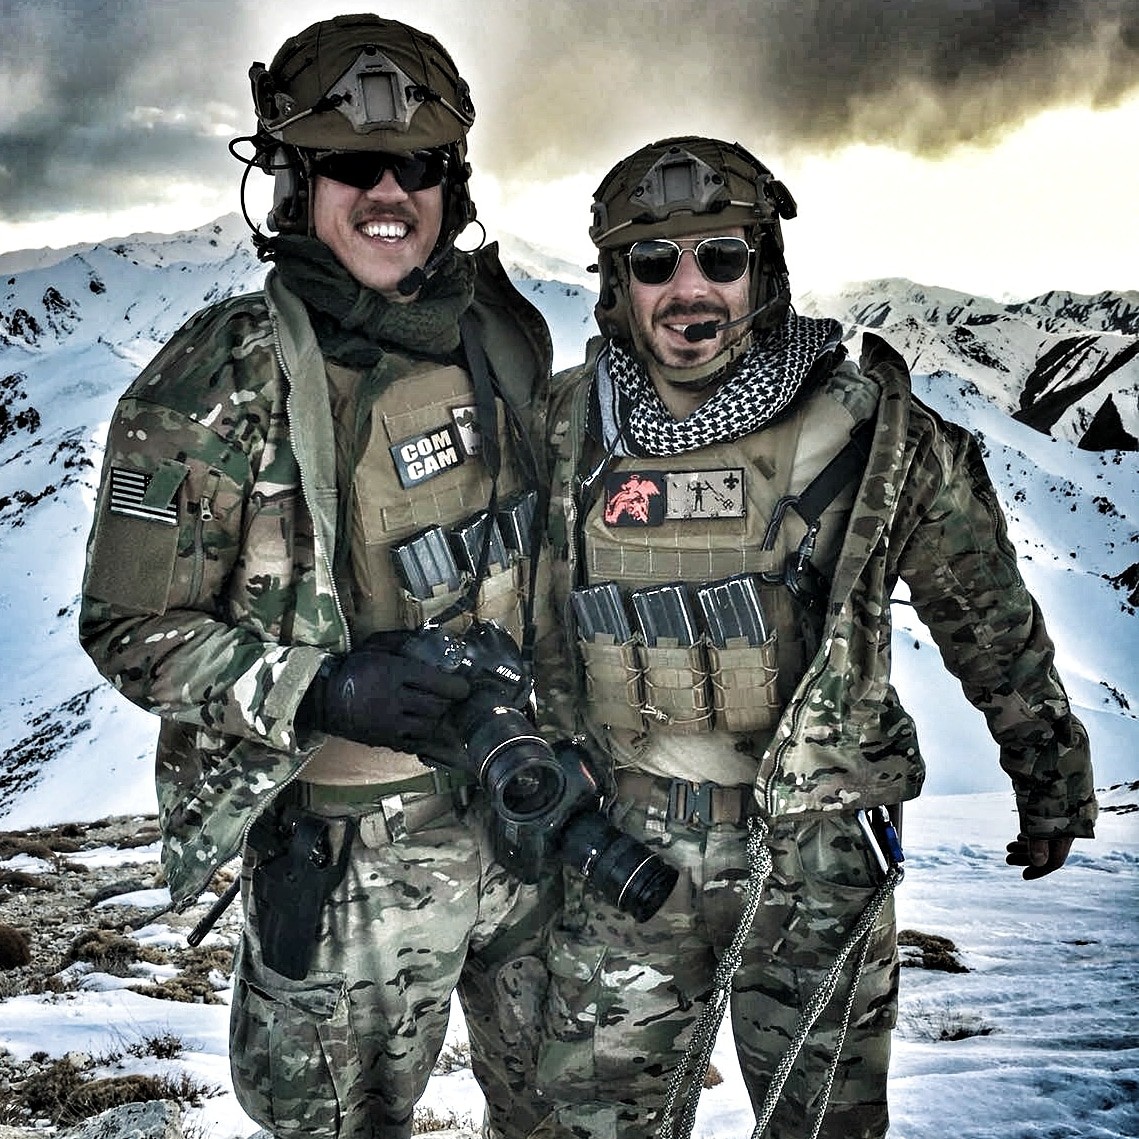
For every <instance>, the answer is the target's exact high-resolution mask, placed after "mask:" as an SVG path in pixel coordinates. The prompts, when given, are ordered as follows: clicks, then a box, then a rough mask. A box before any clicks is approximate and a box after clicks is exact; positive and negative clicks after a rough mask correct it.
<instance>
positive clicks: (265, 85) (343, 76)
mask: <svg viewBox="0 0 1139 1139" xmlns="http://www.w3.org/2000/svg"><path fill="white" fill-rule="evenodd" d="M249 78H250V82H251V84H252V87H253V105H254V109H255V111H256V114H257V133H256V135H254V136H253V144H254V148H255V151H256V157H255V158H254V164H255V165H258V166H260V167H261V168H262V169H263V170H266V171H268V172H270V173H272V174H274V175H275V178H276V182H275V187H274V195H273V208H272V211H271V213H270V214H269V219H268V225H269V228H270V229H274V230H277V231H278V232H283V233H307V232H309V231H310V229H311V224H312V217H311V195H310V182H311V164H312V160H313V158H314V156H315V155H317V154H318V153H319V152H321V151H329V150H381V151H386V152H389V153H395V154H409V153H411V152H413V151H417V150H424V149H443V150H445V152H446V154H447V157H448V166H447V174H446V177H445V180H444V183H443V196H444V211H443V228H442V233H441V235H440V238H439V245H438V246H437V247H436V248H437V249H439V248H442V247H446V246H449V245H450V244H451V243H452V242H453V241H454V239H455V237H456V236H457V235H458V233H459V232H460V231H461V230H462V229H463V227H464V226H465V225H467V223H468V222H471V221H473V220H474V218H475V207H474V203H473V202H472V201H471V197H470V193H469V190H468V186H467V183H468V180H469V178H470V173H471V169H470V166H469V165H468V164H467V161H466V156H467V142H466V139H467V131H468V130H469V129H470V127H471V125H472V124H473V123H474V119H475V108H474V104H473V103H472V102H471V95H470V88H469V87H468V85H467V83H466V81H465V80H464V79H463V78H462V77H461V76H460V75H459V72H458V69H457V68H456V66H455V63H454V61H453V60H452V59H451V56H450V55H449V54H448V53H447V51H446V49H445V48H444V47H443V46H442V44H440V43H439V42H438V40H436V39H435V38H434V37H433V36H430V35H428V34H427V33H426V32H421V31H419V30H418V29H416V28H413V27H410V26H409V25H407V24H403V23H400V22H399V21H397V20H388V19H384V18H382V17H380V16H374V15H370V14H361V15H347V16H336V17H334V18H332V19H329V20H321V21H319V22H318V23H315V24H312V25H310V26H309V27H307V28H305V30H304V31H302V32H300V33H299V34H298V35H296V36H293V37H292V38H291V39H288V40H286V41H285V43H284V44H282V46H281V48H280V50H279V51H278V52H277V54H276V55H275V56H274V57H273V62H272V63H270V64H269V66H268V67H266V66H265V65H264V64H263V63H254V64H253V66H252V67H251V68H250V69H249Z"/></svg>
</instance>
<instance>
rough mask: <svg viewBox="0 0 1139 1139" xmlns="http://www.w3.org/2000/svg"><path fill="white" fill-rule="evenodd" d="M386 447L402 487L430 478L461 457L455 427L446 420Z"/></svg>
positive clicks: (461, 452) (448, 467) (454, 465)
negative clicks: (421, 432) (393, 461)
mask: <svg viewBox="0 0 1139 1139" xmlns="http://www.w3.org/2000/svg"><path fill="white" fill-rule="evenodd" d="M389 450H390V451H391V455H392V458H393V459H394V460H395V469H396V472H397V473H398V474H399V481H400V485H401V486H403V487H404V488H406V487H410V486H418V485H419V483H421V482H426V481H427V480H428V479H433V478H435V477H436V476H437V475H441V474H443V473H444V472H445V471H449V470H450V469H451V468H452V467H457V466H458V465H459V464H460V463H462V462H463V461H464V459H465V456H464V454H463V451H462V448H461V447H460V446H459V444H458V442H457V441H456V439H455V429H454V428H453V427H452V426H451V425H450V424H449V423H443V424H440V425H439V426H438V427H432V428H431V430H430V431H424V432H423V434H422V435H409V436H408V437H407V438H406V439H401V440H400V441H399V442H398V443H393V444H392V446H391V447H390V448H389Z"/></svg>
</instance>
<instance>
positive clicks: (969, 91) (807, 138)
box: [0, 0, 1139, 299]
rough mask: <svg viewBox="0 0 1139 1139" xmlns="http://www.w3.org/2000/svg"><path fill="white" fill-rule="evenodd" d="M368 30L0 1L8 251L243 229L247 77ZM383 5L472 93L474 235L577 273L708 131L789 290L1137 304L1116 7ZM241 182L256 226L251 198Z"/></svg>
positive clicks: (1130, 124)
mask: <svg viewBox="0 0 1139 1139" xmlns="http://www.w3.org/2000/svg"><path fill="white" fill-rule="evenodd" d="M360 7H361V5H359V3H358V2H356V0H344V2H340V0H305V2H304V3H302V2H301V0H279V3H278V4H277V5H275V6H274V7H273V9H272V11H269V10H267V9H265V7H264V6H263V5H258V4H255V3H254V2H253V0H179V3H178V4H177V5H171V4H157V5H156V4H153V3H152V2H150V0H89V2H88V3H86V4H84V5H79V6H74V5H72V4H70V3H68V4H64V3H63V2H62V0H55V2H44V0H5V2H4V5H3V8H2V9H0V252H4V251H10V250H16V249H27V248H36V247H40V246H45V245H47V246H55V247H61V246H66V245H69V244H73V243H77V242H83V241H95V240H101V239H103V238H107V237H121V236H127V235H129V234H132V233H137V232H147V231H157V232H176V231H178V230H182V229H187V228H191V227H194V226H198V225H202V224H204V223H206V222H209V221H211V220H213V219H214V218H215V217H218V216H220V215H221V214H225V213H230V212H234V211H236V210H237V209H238V195H237V186H238V181H239V177H240V173H241V170H240V167H239V166H238V165H237V163H236V162H234V161H233V160H232V159H231V158H229V157H228V155H227V154H226V150H225V148H226V142H227V141H228V140H229V139H230V138H231V137H233V136H235V135H239V134H245V133H247V132H248V131H249V130H250V128H251V125H252V115H251V109H250V106H249V88H248V81H247V79H246V72H247V70H248V66H249V63H250V61H251V60H253V59H261V60H265V61H268V60H270V59H271V58H272V56H273V54H274V53H275V51H276V49H277V47H278V46H280V44H281V42H282V41H283V40H284V39H285V38H286V37H287V36H289V35H292V34H295V33H296V32H298V31H300V30H301V28H303V27H304V26H305V25H306V24H307V23H309V22H310V21H312V20H316V19H322V18H327V17H329V16H332V15H335V14H337V13H341V12H354V11H358V10H359V9H360ZM365 7H366V6H365ZM376 8H377V9H378V10H380V11H381V12H382V14H384V15H386V16H390V17H394V18H397V19H403V20H406V21H408V22H411V23H413V24H414V25H415V26H417V27H419V28H421V29H423V30H425V31H427V32H429V33H432V34H434V35H436V36H437V37H438V38H439V39H440V40H441V41H442V42H443V43H444V44H445V45H446V46H447V47H448V48H449V49H450V51H451V53H452V55H453V56H454V57H455V59H456V62H457V63H458V65H459V69H460V71H461V72H462V73H463V75H464V77H466V78H467V79H468V80H469V81H470V83H471V88H472V92H473V94H474V97H475V102H476V107H477V108H478V118H477V121H476V123H475V127H474V129H473V131H472V133H471V137H470V147H471V150H470V156H471V160H472V163H473V165H474V169H475V176H474V181H473V184H472V186H473V191H474V197H475V201H476V203H477V205H478V208H479V213H480V219H481V220H482V221H483V222H484V223H485V224H486V226H487V228H488V230H489V231H490V233H491V235H492V236H494V235H495V234H496V233H499V232H508V233H511V234H514V235H516V236H518V237H520V238H523V239H525V240H528V241H531V242H533V243H535V244H538V245H541V246H544V247H546V248H547V249H549V250H550V251H551V252H554V253H557V254H560V255H562V256H564V257H566V258H568V259H570V260H572V261H573V262H575V263H577V264H579V265H584V264H588V263H590V262H591V261H592V260H593V259H594V258H593V249H592V246H591V245H590V244H589V241H588V239H587V237H586V226H587V224H588V220H589V203H590V200H591V198H592V192H593V189H594V188H595V187H596V185H597V184H598V182H599V181H600V180H601V178H602V176H603V175H604V174H605V172H606V171H607V170H608V169H609V168H610V167H611V166H612V165H613V163H614V162H616V161H617V160H618V159H620V158H622V157H624V156H625V155H627V154H629V153H630V152H632V151H633V150H635V149H636V148H638V147H639V146H641V145H643V144H644V143H646V142H649V141H652V140H654V139H658V138H663V137H667V136H671V135H678V134H693V133H704V134H711V135H714V136H718V137H722V138H728V139H735V140H737V141H739V142H741V143H742V144H743V145H744V146H746V147H747V148H748V149H750V150H752V151H753V152H754V153H755V154H757V155H758V156H759V157H760V158H761V159H762V160H763V161H764V162H765V163H766V164H767V165H768V166H769V167H771V168H772V169H773V170H774V172H775V173H776V175H777V176H779V177H781V178H782V179H783V180H784V181H785V182H786V184H787V185H788V186H789V188H790V189H791V192H792V193H793V194H794V196H795V197H796V199H797V200H798V203H799V207H800V214H799V217H798V218H797V219H796V220H794V221H792V222H790V223H787V224H785V226H784V234H785V238H786V242H787V248H788V260H789V264H790V269H791V279H792V286H793V288H794V289H795V291H796V293H803V292H806V291H809V290H815V291H825V290H830V289H833V288H834V287H836V286H838V285H839V284H841V283H842V282H843V281H846V280H865V279H870V278H876V277H906V278H909V279H911V280H913V281H916V282H919V283H922V284H925V285H931V286H935V285H936V286H946V287H951V288H957V289H961V290H963V291H966V292H975V293H980V294H984V295H988V296H992V297H995V298H1001V299H1004V298H1009V297H1028V296H1031V295H1035V294H1039V293H1042V292H1046V291H1048V290H1050V289H1069V290H1072V291H1075V292H1084V293H1095V292H1099V291H1102V290H1112V291H1129V290H1134V289H1139V279H1137V278H1139V274H1137V272H1136V268H1135V267H1136V266H1137V265H1139V219H1137V217H1136V203H1137V202H1139V147H1137V146H1136V145H1135V140H1136V139H1139V54H1137V53H1139V46H1137V45H1139V30H1137V27H1136V14H1135V4H1134V0H1072V3H1071V4H1068V5H1064V6H1055V5H1049V6H1044V7H1038V6H1026V5H1024V4H1016V3H1013V2H1012V0H970V3H969V12H970V15H969V19H968V20H964V21H963V20H962V5H961V3H960V0H906V2H902V0H864V3H861V4H859V5H838V6H835V7H833V9H823V8H820V9H819V11H817V12H815V11H814V7H813V6H806V7H804V6H802V5H799V4H797V3H795V2H793V0H724V3H722V4H717V5H712V6H709V5H706V4H703V3H694V2H693V0H658V2H657V3H656V4H654V5H653V6H651V7H645V6H643V5H621V4H619V3H618V4H613V3H611V2H610V0H572V2H571V0H541V2H539V0H511V3H509V4H505V5H501V6H490V7H487V8H485V9H480V11H479V13H478V16H477V18H476V16H475V14H474V13H473V11H472V9H471V8H470V7H469V6H467V5H465V4H463V3H461V0H385V2H384V3H383V4H382V5H377V6H376ZM824 10H825V11H826V12H827V13H828V14H827V18H826V19H825V20H823V19H822V17H821V15H820V12H823V11H824ZM812 12H814V15H812ZM77 58H81V59H82V60H83V66H82V67H80V68H76V67H74V66H73V65H72V62H71V61H74V60H75V59H77ZM250 186H251V193H250V209H251V213H252V215H253V216H254V218H255V219H257V220H260V219H261V218H262V217H263V216H264V214H265V212H266V208H267V203H268V195H269V186H270V180H269V179H268V178H266V177H264V176H263V175H261V174H255V175H254V176H253V177H252V178H251V179H250Z"/></svg>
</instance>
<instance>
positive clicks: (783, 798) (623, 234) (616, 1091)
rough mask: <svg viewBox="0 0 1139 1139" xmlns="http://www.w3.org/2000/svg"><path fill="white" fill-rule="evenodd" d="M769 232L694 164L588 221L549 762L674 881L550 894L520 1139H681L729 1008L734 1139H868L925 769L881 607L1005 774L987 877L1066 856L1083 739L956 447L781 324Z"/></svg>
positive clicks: (660, 176) (897, 369)
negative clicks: (604, 804) (563, 622)
mask: <svg viewBox="0 0 1139 1139" xmlns="http://www.w3.org/2000/svg"><path fill="white" fill-rule="evenodd" d="M795 213H796V206H795V202H794V200H793V198H792V197H791V195H790V193H789V192H788V190H787V188H786V187H785V186H784V185H783V184H782V183H781V182H780V181H778V180H777V179H776V178H775V177H774V175H773V174H772V173H771V171H770V170H769V169H768V168H767V167H766V166H764V165H763V163H761V162H760V161H759V160H758V159H756V158H755V157H754V156H753V155H752V154H750V153H749V152H748V151H747V150H746V149H745V148H744V147H742V146H740V145H739V144H737V143H729V142H724V141H721V140H718V139H711V138H702V137H695V136H685V137H677V138H669V139H664V140H662V141H660V142H656V143H652V144H650V145H648V146H645V147H642V148H641V149H640V150H638V151H636V152H635V153H634V154H632V155H630V156H629V157H628V158H626V159H623V160H622V161H620V162H618V163H617V165H616V166H614V168H613V169H612V170H611V171H610V172H609V173H608V174H607V175H606V177H605V178H604V179H603V180H602V182H601V184H600V186H599V187H598V189H597V191H596V193H595V195H594V202H593V222H592V225H591V227H590V231H589V232H590V237H591V238H592V239H593V241H594V243H595V245H596V246H597V248H598V253H599V258H598V266H597V268H598V270H599V273H600V283H601V287H600V295H599V299H598V304H597V307H596V310H595V311H596V316H597V320H598V324H599V326H600V330H601V333H602V335H601V336H600V337H599V338H597V339H595V340H594V341H593V342H591V344H590V347H589V350H588V356H587V360H586V362H585V364H584V365H583V366H581V367H578V368H574V369H571V370H570V371H569V372H566V373H563V374H561V375H559V376H557V377H555V378H554V384H553V389H552V393H551V397H550V399H549V401H548V407H547V412H546V414H547V418H548V436H549V450H550V461H551V465H552V478H551V482H552V490H551V496H552V497H551V510H550V514H549V521H548V533H549V538H550V542H551V547H552V548H551V558H550V569H551V574H550V576H551V582H552V589H553V595H552V604H553V606H554V611H555V612H563V611H564V612H565V613H566V614H567V615H570V616H572V618H573V622H572V623H571V624H570V625H569V627H568V629H565V630H563V629H562V628H560V627H559V628H557V629H555V630H552V631H551V634H550V636H549V637H544V638H543V639H542V640H541V641H540V643H539V646H538V649H539V652H538V656H537V661H538V666H539V672H538V677H539V680H540V682H541V687H540V693H541V694H542V696H543V697H544V701H545V704H544V708H545V715H546V717H547V721H548V722H547V730H548V731H549V732H550V734H551V735H558V734H560V735H563V736H565V737H567V738H570V739H572V740H573V741H574V746H576V747H578V748H579V749H580V750H581V751H582V752H583V753H584V755H585V757H586V760H587V762H589V763H591V764H592V766H593V769H594V771H595V772H596V773H597V775H598V778H599V779H601V780H603V781H604V782H606V783H607V785H608V788H609V812H610V817H611V818H612V820H614V822H619V823H620V825H621V826H622V827H623V828H624V830H625V831H626V832H628V833H629V834H631V835H633V836H634V837H635V838H637V839H639V840H640V841H642V842H643V843H645V844H646V845H648V846H649V847H650V848H652V849H654V850H655V851H656V852H657V853H658V854H659V857H660V858H661V859H662V860H663V861H664V862H666V863H668V864H670V865H671V866H672V867H673V868H674V869H675V870H676V871H677V872H678V873H679V879H678V881H677V883H676V885H675V887H674V888H673V889H672V893H671V895H670V896H669V897H668V899H667V901H665V902H664V904H663V906H661V907H660V909H659V910H658V911H657V912H656V913H654V914H653V915H651V916H650V917H648V918H647V920H644V921H637V920H636V919H635V918H634V917H632V916H630V915H629V914H628V913H624V912H622V911H621V910H620V909H618V908H617V907H615V906H614V905H612V904H610V903H609V902H608V901H606V900H605V899H603V898H602V897H601V896H600V895H599V894H598V892H597V891H595V890H594V889H593V888H592V887H591V885H590V883H589V882H588V881H586V880H584V879H583V878H582V877H581V876H580V875H575V874H572V873H568V874H567V875H566V877H565V882H564V886H565V902H564V907H563V909H562V912H561V914H560V917H559V919H558V921H557V922H556V923H555V925H554V927H553V928H552V932H551V940H550V944H549V948H548V952H547V960H548V962H549V967H550V972H551V978H550V993H549V996H548V1000H547V1002H546V1006H545V1038H544V1041H543V1043H542V1047H541V1052H540V1056H539V1064H538V1080H537V1088H538V1090H539V1092H540V1093H541V1094H542V1098H543V1099H544V1101H545V1102H546V1103H547V1104H548V1106H549V1109H550V1114H549V1116H548V1117H547V1119H546V1120H545V1122H544V1123H543V1125H542V1127H541V1128H540V1129H539V1130H538V1131H536V1132H535V1133H534V1134H535V1139H537V1137H539V1136H540V1137H541V1139H570V1137H572V1139H615V1137H620V1139H656V1137H658V1136H663V1137H672V1136H686V1135H687V1134H689V1133H690V1131H691V1126H692V1122H693V1118H694V1110H695V1108H694V1104H695V1100H696V1098H697V1097H698V1096H699V1090H700V1087H701V1085H702V1081H703V1079H704V1075H705V1072H706V1070H707V1057H708V1055H709V1054H710V1049H711V1042H712V1041H713V1040H714V1037H715V1032H716V1027H717V1025H718V1013H717V1010H721V1011H722V1010H723V1009H724V1008H725V1007H726V1006H727V1005H729V1004H730V1009H731V1019H732V1028H733V1031H734V1036H735V1041H736V1048H737V1054H738V1056H739V1060H740V1065H741V1068H742V1071H743V1076H744V1080H745V1083H746V1085H747V1089H748V1092H749V1095H750V1097H751V1100H752V1104H753V1106H754V1108H755V1112H756V1116H757V1122H758V1125H757V1129H756V1132H755V1134H756V1135H757V1136H759V1135H760V1134H762V1135H763V1136H764V1137H765V1139H807V1137H810V1136H823V1137H825V1139H881V1137H882V1136H884V1135H885V1134H886V1130H887V1126H888V1113H887V1105H886V1076H887V1069H888V1065H889V1056H890V1032H891V1029H892V1028H893V1026H894V1022H895V1018H896V1012H897V982H898V958H897V952H896V945H895V940H896V939H895V929H894V912H893V903H892V897H891V894H892V891H893V889H894V887H895V886H896V885H897V882H898V879H899V877H900V874H901V865H900V864H901V861H902V856H901V848H900V845H899V843H898V831H899V829H900V822H899V818H900V810H901V804H902V803H903V802H905V801H906V800H908V799H912V798H914V797H915V796H916V795H917V794H918V793H919V791H920V790H921V786H922V781H923V778H924V773H925V768H924V764H923V761H922V758H921V753H920V749H919V746H918V740H917V734H916V730H915V726H914V723H913V721H912V720H911V718H910V717H909V715H908V714H907V713H906V711H905V710H904V709H903V708H902V706H901V703H900V701H899V699H898V694H897V693H896V691H895V690H894V688H893V687H892V686H891V684H890V640H891V630H890V599H891V594H892V592H893V590H894V586H895V584H896V583H898V582H904V583H905V584H906V585H907V586H908V587H909V594H910V598H911V599H912V603H913V605H914V606H915V608H916V610H917V612H918V614H919V615H920V617H921V618H922V619H923V620H924V621H925V623H926V624H927V625H928V626H929V629H930V631H931V633H932V635H933V637H934V639H935V641H936V642H937V645H938V647H939V649H940V651H941V654H942V656H943V658H944V661H945V663H946V666H947V667H948V668H949V670H950V671H951V672H952V673H953V674H954V675H955V676H956V677H957V678H958V679H959V680H960V681H961V683H962V685H963V687H964V690H965V693H966V695H967V696H968V698H969V699H970V701H971V702H972V703H973V704H974V705H975V706H976V707H977V708H978V709H980V710H981V712H983V713H984V715H985V717H986V719H987V721H988V725H989V728H990V731H991V733H992V735H993V737H994V738H995V739H996V741H997V742H998V744H999V746H1000V752H1001V765H1002V767H1003V768H1004V769H1005V771H1006V772H1007V773H1008V774H1009V775H1010V777H1011V779H1012V783H1013V788H1014V791H1015V797H1016V807H1017V810H1018V813H1019V824H1020V827H1019V830H1020V833H1019V835H1018V836H1017V837H1016V838H1014V839H1013V841H1012V842H1011V843H1010V844H1009V852H1008V861H1009V862H1010V863H1011V864H1012V865H1015V866H1020V867H1023V876H1024V878H1026V879H1034V878H1039V877H1041V876H1042V875H1045V874H1048V873H1050V872H1052V871H1054V870H1056V869H1057V868H1058V867H1060V866H1061V865H1062V864H1063V862H1064V860H1065V858H1066V856H1067V854H1068V851H1069V849H1070V847H1071V845H1072V841H1073V839H1074V838H1089V837H1091V836H1092V833H1093V831H1092V828H1093V822H1094V820H1095V817H1096V803H1095V798H1094V794H1093V782H1092V772H1091V766H1090V761H1089V749H1088V738H1087V734H1086V732H1085V730H1084V728H1083V726H1082V725H1081V723H1080V721H1079V720H1078V719H1077V718H1076V717H1075V716H1074V715H1073V714H1072V709H1071V707H1070V705H1069V702H1068V698H1067V696H1066V695H1065V692H1064V688H1063V686H1062V684H1061V682H1060V679H1059V677H1058V676H1057V673H1056V670H1055V668H1054V666H1053V646H1052V642H1051V641H1050V640H1049V637H1048V634H1047V632H1046V631H1045V628H1044V623H1043V619H1042V617H1041V614H1040V611H1039V608H1038V606H1037V605H1036V602H1035V601H1034V600H1033V598H1032V597H1031V596H1030V595H1029V593H1028V591H1027V589H1026V588H1025V584H1024V581H1023V580H1022V578H1021V575H1020V573H1019V571H1018V569H1017V565H1016V560H1015V555H1014V553H1013V550H1012V548H1011V546H1010V544H1009V541H1008V537H1007V533H1006V529H1005V523H1004V519H1003V517H1002V514H1001V510H1000V507H999V504H998V502H997V498H996V495H995V493H994V490H993V486H992V484H991V482H990V480H989V478H988V476H987V474H986V472H985V468H984V464H983V461H982V458H981V452H980V448H979V446H978V443H977V441H976V440H975V439H974V438H973V437H972V436H971V435H969V433H968V432H966V431H965V430H963V429H962V428H961V427H959V426H957V425H955V424H952V423H947V422H944V421H943V420H941V419H940V418H939V417H938V416H937V415H936V414H935V413H934V412H933V411H931V410H930V409H929V408H928V407H926V406H924V405H923V404H922V403H921V401H920V400H918V399H917V398H916V397H915V396H914V395H913V393H912V391H911V389H910V377H909V373H908V370H907V368H906V365H905V363H904V362H903V361H902V359H901V358H900V357H899V356H898V354H897V353H896V352H894V351H893V349H891V348H890V346H889V345H888V344H886V343H885V342H884V341H882V340H881V339H880V338H878V337H876V336H873V335H870V334H867V335H865V336H864V337H863V338H862V345H861V353H860V354H859V356H858V358H857V359H855V358H851V357H850V356H848V352H847V347H846V344H845V343H844V337H843V330H842V328H841V327H840V325H839V324H838V323H837V322H835V321H833V320H816V319H810V318H806V317H803V316H800V315H799V314H797V313H796V312H795V310H794V308H793V307H792V305H791V292H790V284H789V278H788V273H787V265H786V262H785V260H784V252H783V237H782V230H781V223H782V222H784V221H786V220H788V219H790V218H792V217H794V216H795ZM650 487H651V488H652V491H651V492H650V491H649V490H648V489H647V488H650ZM633 491H635V497H633ZM627 505H629V506H633V507H635V508H632V509H629V508H626V507H627ZM828 996H829V999H827V998H828Z"/></svg>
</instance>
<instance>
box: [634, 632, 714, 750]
mask: <svg viewBox="0 0 1139 1139" xmlns="http://www.w3.org/2000/svg"><path fill="white" fill-rule="evenodd" d="M704 647H705V646H704V642H703V641H702V640H701V641H698V642H697V643H696V644H694V645H675V646H669V645H662V644H660V643H659V642H658V643H657V644H655V645H642V646H640V650H639V651H640V653H641V656H642V659H643V660H644V664H645V709H644V714H645V717H646V719H651V720H656V721H658V722H659V723H661V724H662V725H663V726H664V727H665V729H666V730H667V731H669V732H673V733H675V734H677V735H693V734H696V733H698V732H710V731H711V730H712V707H711V704H710V702H709V699H708V665H707V657H706V656H705V652H704Z"/></svg>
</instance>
